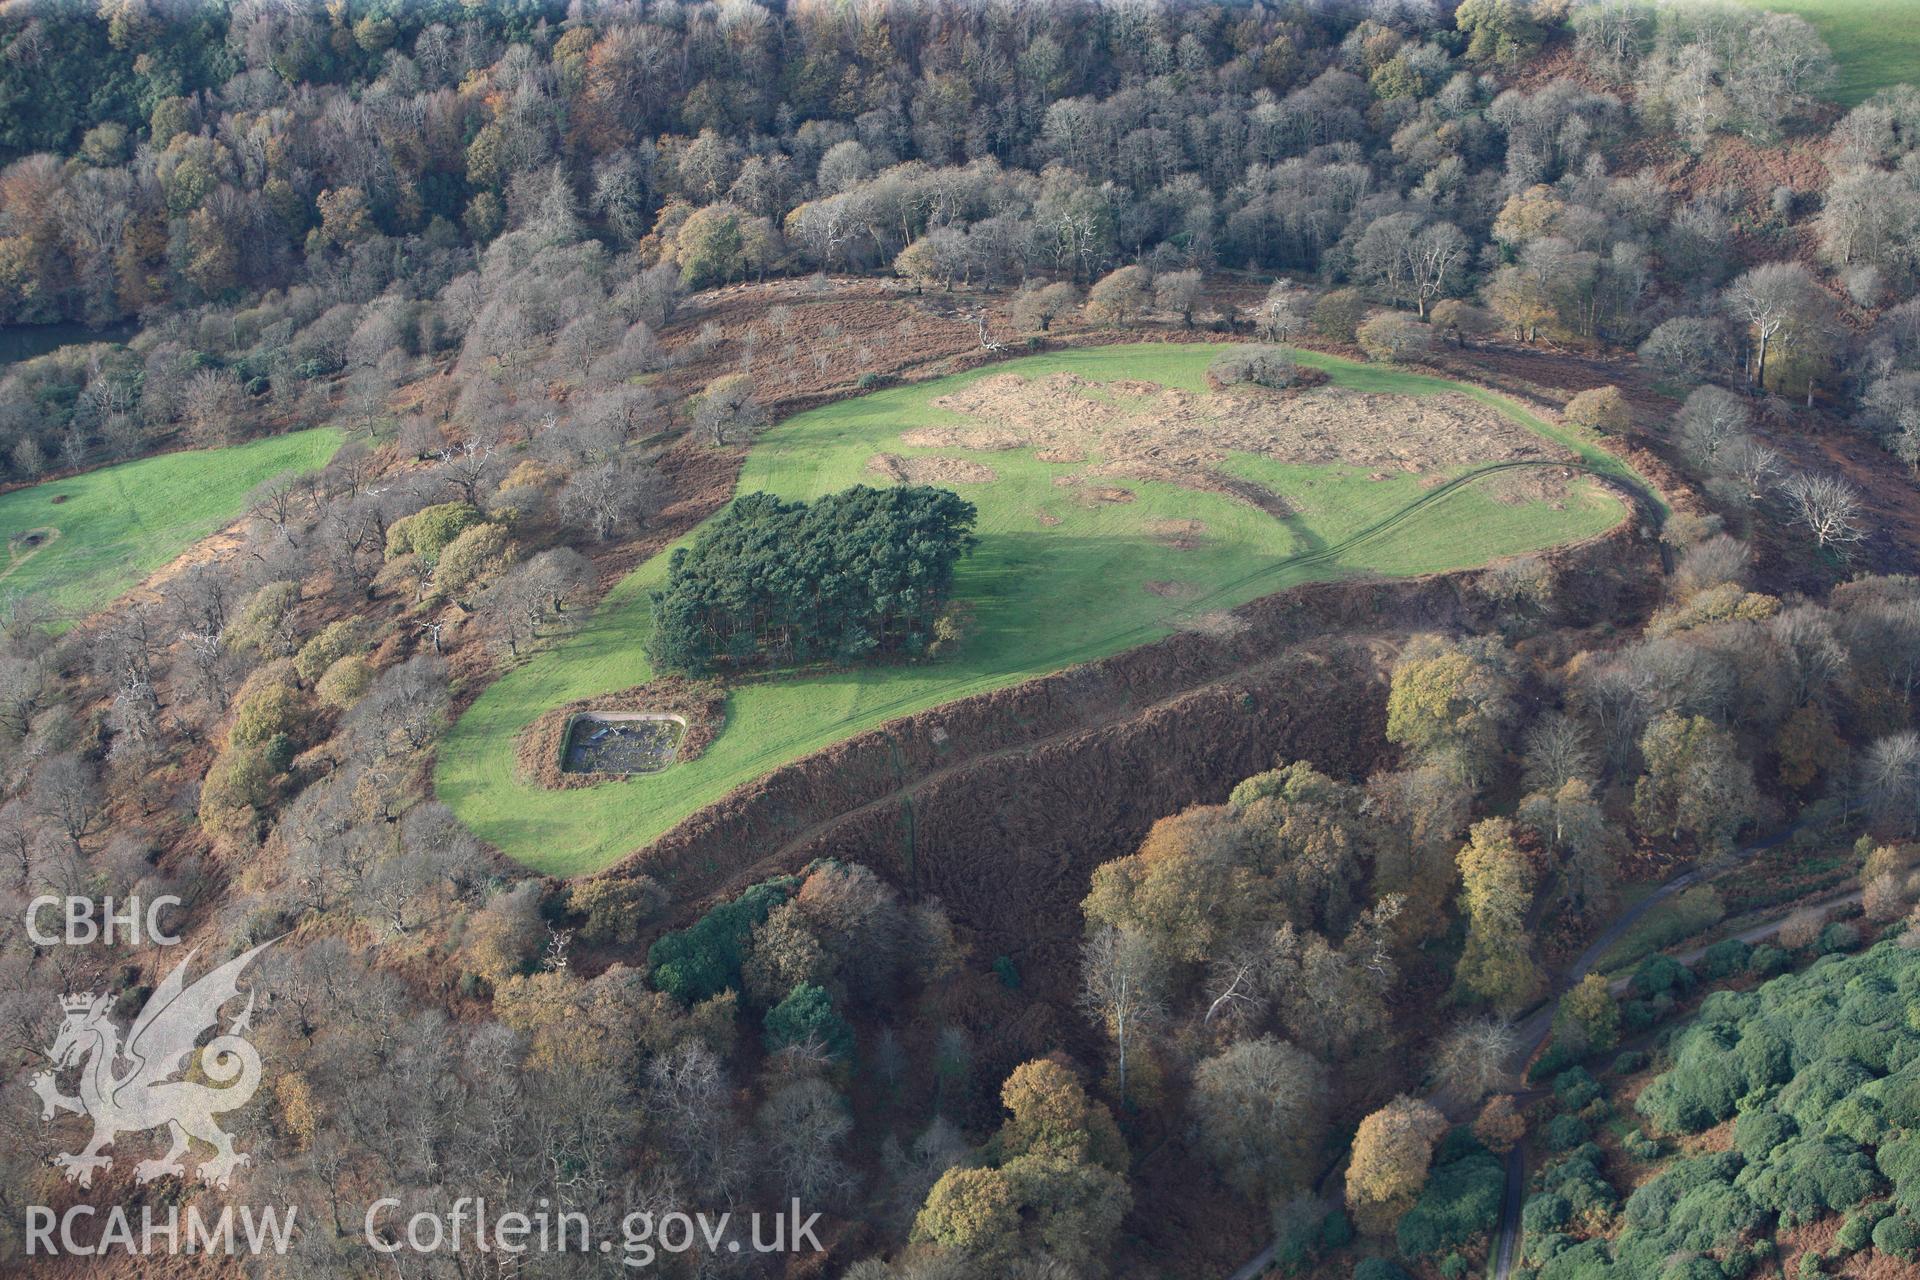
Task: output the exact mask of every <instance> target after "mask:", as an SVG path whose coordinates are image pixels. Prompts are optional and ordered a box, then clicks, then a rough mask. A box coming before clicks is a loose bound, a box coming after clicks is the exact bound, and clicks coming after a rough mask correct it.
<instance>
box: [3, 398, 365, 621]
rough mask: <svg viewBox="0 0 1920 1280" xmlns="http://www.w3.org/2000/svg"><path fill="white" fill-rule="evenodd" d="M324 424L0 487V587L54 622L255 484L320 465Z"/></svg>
mask: <svg viewBox="0 0 1920 1280" xmlns="http://www.w3.org/2000/svg"><path fill="white" fill-rule="evenodd" d="M341 439H342V436H341V434H340V432H339V431H336V430H334V429H333V428H331V427H316V428H313V429H312V430H308V431H295V432H292V433H290V434H288V435H283V436H273V437H271V438H269V439H266V440H255V441H252V442H250V443H248V444H242V445H235V446H233V447H232V448H228V449H194V450H188V451H184V452H180V453H165V454H161V455H159V456H158V457H153V458H142V459H141V460H139V461H138V462H126V463H122V464H120V465H119V466H115V467H104V468H102V469H100V470H98V471H89V472H86V473H84V474H82V475H78V476H73V477H71V478H69V479H66V480H50V481H48V482H47V483H45V484H38V485H34V486H33V487H32V488H28V489H16V490H15V491H13V492H12V493H8V494H0V539H4V540H5V545H6V560H5V562H4V563H0V594H5V595H12V594H15V593H19V594H23V595H33V594H38V595H42V596H44V597H45V598H46V599H48V600H49V601H51V602H52V604H53V606H54V608H55V610H56V611H57V612H58V613H59V615H60V623H59V625H61V626H68V625H71V624H72V623H73V622H74V621H75V620H77V619H78V618H79V617H80V616H82V615H84V614H86V613H87V612H89V611H91V610H93V609H97V608H99V607H100V606H101V605H104V604H106V603H107V602H108V601H110V600H112V599H113V598H114V597H115V596H117V595H119V594H120V593H121V592H123V591H125V590H126V589H127V588H128V587H130V586H132V585H133V584H134V583H136V582H138V581H139V580H140V579H141V578H143V577H145V576H146V575H147V574H149V573H151V572H153V571H154V570H155V569H158V568H160V567H161V566H162V565H164V564H166V563H167V562H168V561H169V560H172V559H173V558H174V557H175V556H177V555H179V554H180V553H181V552H182V551H184V550H186V549H187V548H188V547H189V546H191V545H192V544H193V543H195V542H197V541H199V540H200V539H201V538H204V537H206V536H207V535H208V534H210V533H213V532H214V531H215V530H217V529H219V528H220V527H221V526H222V525H225V524H227V523H228V522H229V521H231V520H232V519H233V518H234V517H235V516H237V515H239V514H240V511H241V508H242V507H244V506H245V504H246V500H247V494H248V493H249V492H251V491H252V490H253V488H254V487H255V486H256V485H259V484H261V483H263V482H264V481H267V480H270V479H272V478H273V477H275V476H279V475H285V474H287V473H289V472H298V471H309V470H312V469H313V468H315V467H320V466H324V465H326V462H327V459H329V458H331V457H332V456H333V454H334V451H335V450H337V449H338V448H339V447H340V441H341Z"/></svg>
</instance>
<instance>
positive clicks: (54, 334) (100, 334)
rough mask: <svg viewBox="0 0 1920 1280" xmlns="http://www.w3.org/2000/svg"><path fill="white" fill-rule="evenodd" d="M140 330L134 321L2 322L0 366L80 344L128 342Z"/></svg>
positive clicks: (0, 327)
mask: <svg viewBox="0 0 1920 1280" xmlns="http://www.w3.org/2000/svg"><path fill="white" fill-rule="evenodd" d="M139 331H140V326H139V325H138V324H135V323H134V322H133V321H131V320H123V321H121V322H120V323H118V324H110V325H108V326H106V327H105V328H103V329H89V328H87V326H85V325H83V324H80V323H78V322H77V321H71V320H68V321H63V322H62V323H60V324H9V325H0V369H4V368H5V367H6V366H8V365H10V364H14V363H16V362H17V361H21V360H31V359H32V358H33V357H35V356H43V355H45V354H47V352H49V351H57V350H59V349H60V348H61V347H66V346H72V345H74V344H76V343H84V342H125V341H126V340H127V339H128V338H131V337H132V336H133V335H134V334H136V333H138V332H139Z"/></svg>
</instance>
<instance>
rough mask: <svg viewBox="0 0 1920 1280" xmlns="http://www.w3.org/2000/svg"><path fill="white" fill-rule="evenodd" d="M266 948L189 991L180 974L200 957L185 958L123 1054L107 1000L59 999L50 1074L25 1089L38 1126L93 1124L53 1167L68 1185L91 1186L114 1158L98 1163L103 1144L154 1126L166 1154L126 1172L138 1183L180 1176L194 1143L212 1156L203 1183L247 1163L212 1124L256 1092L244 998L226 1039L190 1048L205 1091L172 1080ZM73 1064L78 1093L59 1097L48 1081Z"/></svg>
mask: <svg viewBox="0 0 1920 1280" xmlns="http://www.w3.org/2000/svg"><path fill="white" fill-rule="evenodd" d="M272 945H273V944H272V943H271V942H265V943H262V944H261V945H259V946H257V947H255V948H254V949H253V950H251V951H249V952H247V953H245V954H244V955H240V956H236V957H234V958H233V959H232V960H229V961H227V962H226V963H225V964H223V965H221V966H220V967H219V968H218V969H215V970H214V971H213V972H211V973H209V974H207V975H206V976H205V977H204V978H201V979H200V980H199V981H198V982H195V983H194V984H193V985H192V986H188V985H187V982H186V972H187V966H188V965H189V964H191V963H192V961H193V957H194V956H195V955H196V954H198V948H196V949H195V950H194V951H191V952H189V953H188V954H187V957H186V959H184V960H182V961H181V962H180V963H179V965H178V966H176V967H175V969H174V970H173V972H172V973H169V974H168V975H167V977H166V980H165V981H163V982H162V983H161V984H160V986H159V987H158V988H157V989H156V990H155V991H154V993H153V994H152V995H151V996H149V997H148V999H147V1003H146V1006H145V1007H144V1008H142V1009H141V1010H140V1015H139V1016H138V1017H136V1018H135V1019H134V1020H133V1026H132V1028H131V1029H130V1030H129V1031H128V1032H127V1039H126V1043H125V1044H124V1045H123V1044H122V1043H121V1042H120V1029H119V1028H118V1027H117V1026H115V1025H114V1022H113V1019H112V1017H111V1016H110V1015H109V1013H108V1009H109V1007H110V1006H111V1004H112V998H111V997H110V996H106V995H99V996H95V995H91V994H89V995H83V996H66V997H63V998H62V999H61V1001H60V1007H61V1009H62V1010H63V1011H64V1012H65V1013H66V1015H67V1017H66V1021H65V1022H64V1023H62V1024H61V1027H60V1034H59V1037H58V1038H57V1039H55V1040H54V1042H53V1047H52V1048H51V1049H49V1050H48V1051H47V1056H48V1057H49V1058H51V1059H52V1060H53V1064H54V1070H52V1071H42V1072H40V1073H39V1074H38V1075H36V1076H35V1077H34V1078H33V1082H32V1084H33V1091H34V1092H35V1093H37V1094H39V1095H40V1102H41V1112H40V1118H41V1120H42V1121H47V1120H51V1119H53V1117H54V1114H55V1113H56V1112H59V1111H66V1112H71V1113H72V1114H74V1115H85V1116H88V1117H90V1118H91V1119H92V1120H93V1139H92V1141H90V1142H88V1143H87V1145H86V1148H85V1149H84V1150H83V1151H81V1152H80V1153H79V1154H77V1155H60V1156H56V1157H55V1158H54V1164H56V1165H57V1166H59V1167H60V1168H62V1169H64V1170H65V1171H66V1175H67V1180H68V1181H69V1182H76V1183H78V1184H79V1185H81V1186H83V1187H90V1186H92V1185H93V1171H94V1170H95V1169H105V1168H109V1167H111V1166H112V1164H113V1159H112V1157H110V1156H104V1155H101V1154H100V1150H101V1148H103V1147H106V1146H109V1145H111V1144H112V1142H113V1140H114V1139H115V1138H116V1137H117V1136H118V1135H120V1134H122V1133H136V1132H139V1131H140V1130H143V1129H157V1128H159V1127H160V1126H162V1125H165V1126H166V1128H167V1131H168V1133H169V1134H170V1135H171V1137H172V1141H173V1145H172V1146H171V1147H169V1148H168V1149H167V1153H166V1154H165V1155H163V1156H161V1157H160V1158H159V1159H158V1160H142V1161H141V1162H140V1163H139V1164H138V1165H136V1166H134V1178H135V1180H136V1181H138V1182H142V1183H146V1182H152V1181H153V1180H154V1179H155V1178H162V1177H165V1176H167V1175H168V1174H173V1175H175V1176H176V1177H181V1176H185V1173H186V1167H185V1166H184V1165H183V1164H182V1163H181V1161H180V1157H182V1156H184V1155H185V1154H187V1147H188V1139H190V1138H198V1139H199V1140H200V1141H202V1142H204V1143H206V1144H207V1145H208V1146H210V1147H212V1148H213V1149H214V1155H213V1157H212V1158H211V1159H207V1160H202V1161H201V1162H200V1167H199V1170H198V1173H199V1176H200V1180H201V1181H202V1182H207V1183H211V1184H213V1185H214V1186H217V1187H225V1186H226V1185H227V1184H228V1182H229V1180H231V1178H232V1177H233V1171H234V1170H235V1169H236V1168H238V1167H239V1166H240V1165H243V1164H245V1163H247V1157H246V1156H245V1155H244V1154H242V1153H241V1152H238V1151H235V1150H234V1149H233V1138H232V1136H231V1135H229V1134H227V1133H226V1132H224V1131H223V1130H222V1129H221V1128H220V1126H219V1125H217V1124H215V1123H214V1122H213V1118H214V1116H215V1115H217V1114H219V1113H220V1112H222V1111H232V1110H233V1109H234V1108H235V1107H239V1106H242V1105H244V1104H245V1103H246V1101H247V1099H249V1098H251V1097H253V1094H254V1091H255V1090H256V1089H258V1088H259V1087H260V1054H259V1053H258V1051H256V1050H255V1049H254V1047H253V1046H252V1045H251V1044H248V1043H247V1041H246V1040H245V1039H243V1038H242V1033H243V1032H245V1031H246V1030H247V1029H248V1027H249V1025H250V1023H251V1020H252V1017H253V993H252V992H251V991H249V992H248V993H247V1005H246V1008H245V1009H243V1010H241V1012H240V1016H239V1017H237V1018H235V1019H234V1020H233V1022H232V1023H231V1024H230V1025H229V1026H228V1027H227V1031H226V1034H225V1035H217V1036H215V1037H214V1038H213V1039H212V1040H210V1041H208V1042H207V1043H206V1045H205V1046H203V1047H199V1049H198V1053H199V1059H198V1060H199V1066H200V1074H201V1075H202V1076H203V1077H205V1078H206V1079H207V1080H210V1081H212V1082H213V1085H206V1084H200V1083H198V1082H195V1081H189V1080H174V1079H170V1077H172V1076H175V1075H178V1074H180V1073H181V1072H183V1071H185V1070H186V1066H187V1064H186V1059H187V1058H188V1057H189V1056H190V1055H192V1054H193V1053H194V1052H195V1049H196V1042H197V1041H198V1040H199V1039H200V1036H201V1034H202V1033H203V1032H205V1031H207V1030H209V1029H211V1028H217V1026H218V1024H219V1020H220V1009H221V1006H223V1005H224V1004H226V1003H227V1001H229V1000H231V999H233V998H235V997H236V996H238V995H239V994H240V990H239V986H238V979H239V977H240V971H241V970H243V969H245V968H246V967H247V965H248V964H249V963H251V962H252V960H253V958H254V957H255V956H257V955H259V954H260V953H261V952H262V951H264V950H266V949H267V948H268V947H270V946H272ZM76 1063H79V1064H80V1086H79V1088H80V1094H79V1096H78V1097H68V1096H67V1095H66V1094H63V1093H61V1092H60V1088H59V1085H58V1083H57V1082H56V1079H55V1076H56V1073H57V1072H60V1071H65V1070H66V1069H67V1068H68V1067H71V1066H73V1065H74V1064H76ZM213 1086H222V1087H213Z"/></svg>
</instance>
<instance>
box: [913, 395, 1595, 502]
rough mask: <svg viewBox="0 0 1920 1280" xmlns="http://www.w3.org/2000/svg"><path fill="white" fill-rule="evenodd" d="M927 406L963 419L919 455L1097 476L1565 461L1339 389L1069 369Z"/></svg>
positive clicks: (1455, 410)
mask: <svg viewBox="0 0 1920 1280" xmlns="http://www.w3.org/2000/svg"><path fill="white" fill-rule="evenodd" d="M934 404H935V406H937V407H939V408H942V409H946V410H948V411H949V412H952V413H957V414H961V415H963V416H964V417H966V418H968V419H970V420H971V421H969V422H967V423H965V424H958V425H952V426H939V427H917V428H915V429H914V430H912V431H909V432H907V433H905V434H904V435H903V436H902V437H901V439H902V440H903V441H905V442H906V443H907V444H910V445H915V446H920V447H927V448H960V449H978V450H999V449H1012V448H1020V447H1029V448H1033V449H1036V450H1039V451H1040V454H1039V456H1041V457H1044V458H1047V459H1049V460H1059V461H1065V460H1067V459H1069V458H1072V457H1076V456H1078V457H1084V456H1086V455H1087V454H1088V453H1097V454H1099V455H1100V457H1101V459H1102V462H1101V464H1100V465H1099V467H1098V468H1097V470H1098V471H1100V472H1102V473H1107V474H1123V475H1131V476H1137V477H1143V478H1149V477H1150V478H1153V479H1160V478H1162V477H1176V478H1181V482H1183V483H1188V484H1192V483H1193V482H1194V481H1195V480H1196V479H1197V478H1198V477H1200V476H1203V475H1205V474H1207V473H1209V472H1211V471H1212V470H1213V468H1214V467H1215V466H1216V465H1217V464H1218V463H1219V462H1221V461H1222V460H1223V459H1224V458H1226V457H1227V455H1228V454H1231V453H1252V454H1257V455H1260V456H1262V457H1266V458H1272V459H1273V460H1275V461H1277V462H1285V463H1298V464H1309V465H1320V464H1326V463H1333V462H1341V463H1347V464H1349V465H1352V466H1358V467H1366V468H1369V469H1381V470H1389V471H1402V472H1428V471H1434V470H1439V469H1445V468H1449V467H1454V466H1460V465H1464V464H1468V463H1484V462H1505V461H1517V460H1521V459H1534V458H1539V459H1549V458H1554V457H1561V456H1566V455H1564V454H1562V453H1561V452H1559V451H1557V450H1552V449H1551V447H1550V446H1549V445H1548V444H1546V443H1545V442H1544V441H1542V440H1541V439H1540V438H1539V437H1538V436H1536V435H1534V434H1533V433H1532V432H1531V431H1528V430H1527V429H1526V428H1525V427H1523V426H1521V425H1520V424H1519V423H1517V422H1514V421H1512V420H1510V419H1508V418H1507V417H1505V416H1504V415H1502V414H1500V413H1498V412H1496V411H1495V410H1493V409H1491V408H1488V407H1487V406H1485V405H1483V404H1481V403H1479V402H1478V401H1476V400H1474V399H1472V398H1471V397H1468V396H1465V395H1457V394H1447V395H1436V396H1419V397H1414V396H1395V395H1376V394H1372V393H1368V392H1359V391H1349V390H1347V389H1345V388H1342V387H1333V386H1328V387H1318V388H1314V389H1313V390H1311V391H1306V392H1274V391H1266V390H1261V389H1258V388H1235V389H1233V390H1231V391H1219V392H1211V391H1210V392H1192V391H1181V390H1177V389H1174V388H1169V387H1164V386H1161V385H1159V384H1157V383H1152V382H1136V381H1131V380H1129V381H1126V382H1108V383H1096V382H1091V381H1089V380H1087V379H1085V378H1082V377H1080V376H1078V375H1077V374H1071V373H1054V374H1048V375H1047V376H1046V377H1043V378H1027V377H1023V376H1022V375H1020V374H1017V373H1003V374H997V375H995V376H993V377H989V378H982V379H980V380H979V381H977V382H973V383H970V384H968V385H967V386H965V387H963V388H961V389H960V390H958V391H955V392H953V393H951V394H949V395H944V396H941V397H940V398H939V399H937V400H935V401H934Z"/></svg>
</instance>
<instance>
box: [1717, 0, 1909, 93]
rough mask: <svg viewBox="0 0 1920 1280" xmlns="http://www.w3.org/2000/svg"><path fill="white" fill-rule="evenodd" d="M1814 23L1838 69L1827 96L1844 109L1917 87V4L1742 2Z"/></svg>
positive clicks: (1894, 0)
mask: <svg viewBox="0 0 1920 1280" xmlns="http://www.w3.org/2000/svg"><path fill="white" fill-rule="evenodd" d="M1746 3H1748V4H1750V5H1752V6H1753V7H1754V8H1758V9H1771V10H1773V11H1774V12H1776V13H1796V14H1799V15H1800V16H1801V17H1803V18H1805V19H1806V20H1807V21H1808V22H1810V23H1812V24H1813V28H1814V30H1816V31H1818V32H1819V33H1820V38H1821V39H1823V40H1825V41H1826V42H1827V47H1828V48H1829V49H1831V50H1833V57H1834V61H1835V62H1837V63H1839V65H1840V74H1839V76H1838V77H1837V78H1836V79H1835V81H1834V84H1833V89H1832V91H1831V93H1830V95H1829V96H1831V97H1832V98H1833V99H1834V100H1835V101H1837V102H1844V103H1845V104H1847V105H1848V106H1853V105H1855V104H1857V103H1860V102H1864V101H1865V100H1866V99H1868V98H1870V97H1872V96H1873V94H1874V92H1875V91H1876V90H1879V89H1884V88H1886V87H1887V86H1889V85H1895V84H1920V0H1746Z"/></svg>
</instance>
